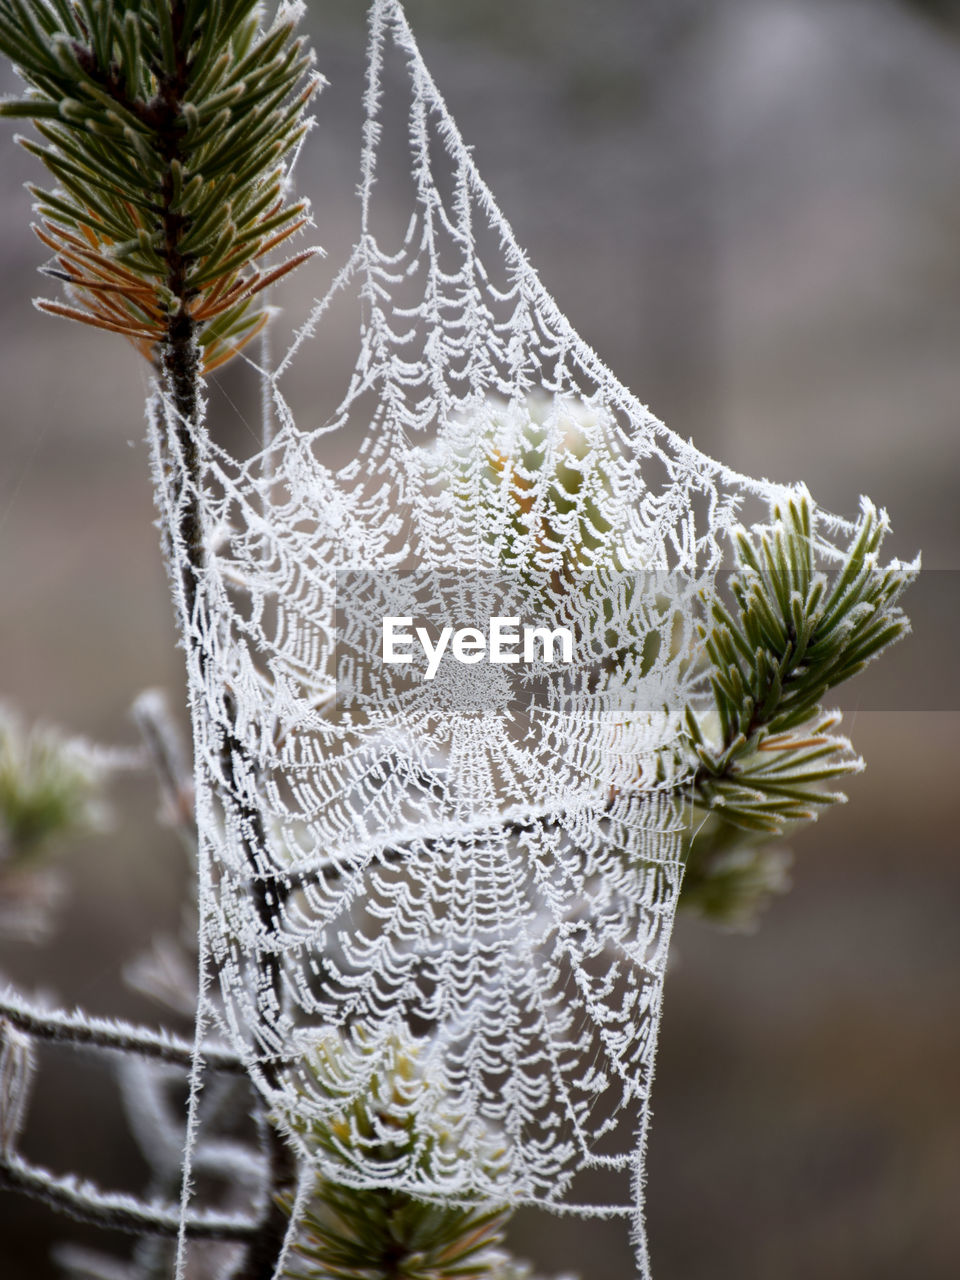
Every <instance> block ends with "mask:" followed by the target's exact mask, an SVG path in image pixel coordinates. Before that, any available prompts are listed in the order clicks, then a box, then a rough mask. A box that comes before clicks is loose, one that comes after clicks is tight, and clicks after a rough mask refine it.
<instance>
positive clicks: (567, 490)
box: [152, 0, 839, 1276]
mask: <svg viewBox="0 0 960 1280" xmlns="http://www.w3.org/2000/svg"><path fill="white" fill-rule="evenodd" d="M368 77H369V78H368V86H367V92H366V112H367V116H366V125H365V133H364V147H363V160H362V185H361V228H360V236H359V239H358V241H357V244H356V246H355V248H354V250H353V252H352V254H351V255H350V257H349V260H348V262H347V263H346V265H345V266H344V268H343V269H342V271H341V272H340V274H339V275H338V277H337V279H336V281H335V283H334V285H333V288H332V290H331V294H330V295H329V296H328V297H327V298H325V299H324V300H323V302H321V303H320V304H319V305H318V306H317V308H316V311H315V313H314V315H313V316H312V317H311V320H310V322H309V324H308V325H307V326H306V327H305V328H304V330H303V331H302V332H301V334H300V335H299V336H298V338H297V340H296V341H295V343H294V345H293V347H292V349H291V350H290V351H289V352H288V354H287V355H286V357H285V358H284V359H283V360H282V362H281V363H280V365H279V367H278V368H277V369H276V370H275V371H274V372H268V371H266V370H263V371H262V376H263V378H264V379H265V381H266V385H267V389H268V392H269V394H270V396H271V397H272V399H273V403H274V408H275V415H276V420H277V429H276V432H275V434H274V435H273V437H272V439H270V440H269V441H267V442H266V443H265V445H264V447H263V449H262V450H261V451H260V452H259V453H257V454H256V455H255V456H254V457H252V458H234V457H232V456H231V455H230V454H229V453H228V452H226V451H225V450H224V449H223V448H222V447H221V446H219V445H217V444H215V443H214V442H213V440H212V439H211V438H210V436H209V435H208V433H207V432H206V430H205V428H204V427H203V425H201V426H199V427H198V428H197V429H196V431H195V432H194V438H193V444H194V447H195V451H196V455H197V457H196V459H194V460H191V463H190V467H188V466H187V465H186V460H185V459H183V458H182V457H181V456H180V455H179V453H178V447H177V434H176V431H175V430H174V429H173V425H174V420H175V415H176V410H175V407H174V406H173V405H172V404H170V403H164V402H163V400H162V399H160V398H158V399H157V400H156V401H155V402H154V404H153V413H152V421H153V437H154V444H155V474H156V480H157V488H158V495H159V502H160V505H161V510H162V513H163V518H164V526H165V529H166V535H167V539H168V545H169V553H170V556H171V560H172V564H173V566H174V570H175V572H174V574H173V579H174V582H175V583H178V584H180V585H179V588H178V591H179V599H180V606H181V612H182V615H183V617H182V622H183V626H184V629H185V633H186V635H187V637H188V640H189V643H188V645H187V652H188V668H189V680H190V695H191V701H192V707H193V714H194V733H195V749H196V771H197V817H198V825H199V832H200V846H201V847H200V916H201V930H200V935H201V955H202V958H203V962H204V966H205V969H204V972H205V974H206V975H207V982H206V984H205V985H204V987H203V989H202V990H201V997H200V1013H199V1021H198V1043H199V1040H200V1038H201V1037H202V1035H203V1033H204V1030H205V1028H206V1027H208V1026H209V1025H210V1023H211V1022H217V1023H219V1024H220V1026H221V1028H222V1030H223V1031H224V1033H226V1034H227V1035H228V1036H229V1037H230V1039H231V1041H232V1043H233V1044H234V1045H235V1047H236V1048H237V1050H238V1051H239V1052H240V1053H242V1055H243V1056H244V1058H245V1061H246V1062H247V1063H248V1065H249V1069H250V1072H251V1075H252V1077H253V1079H254V1080H255V1081H256V1083H257V1085H258V1086H259V1087H260V1088H261V1089H262V1091H263V1092H264V1094H265V1095H266V1097H267V1098H268V1099H269V1101H270V1103H271V1105H272V1107H273V1109H274V1114H275V1115H276V1116H277V1117H279V1119H280V1121H281V1123H283V1124H284V1125H285V1127H286V1129H287V1130H288V1132H289V1134H290V1136H291V1139H292V1140H293V1141H294V1142H295V1143H296V1144H297V1146H298V1149H299V1151H300V1154H301V1156H302V1158H303V1160H304V1161H305V1162H308V1163H310V1164H311V1165H312V1167H314V1168H316V1170H317V1171H318V1172H319V1173H321V1174H322V1175H323V1176H324V1177H325V1178H327V1179H330V1180H333V1181H340V1182H341V1183H343V1184H346V1185H350V1186H356V1187H363V1188H376V1187H390V1188H394V1189H398V1190H402V1191H405V1192H409V1193H412V1194H415V1195H419V1196H423V1197H426V1198H439V1199H442V1200H444V1201H445V1202H449V1203H456V1202H470V1201H475V1200H478V1199H479V1200H489V1201H494V1202H498V1203H504V1204H511V1203H537V1204H542V1205H545V1206H547V1207H549V1208H552V1209H555V1210H558V1211H560V1210H564V1211H566V1210H570V1211H579V1212H584V1213H595V1214H624V1215H629V1216H632V1218H633V1222H634V1228H635V1236H636V1240H637V1249H638V1261H639V1267H640V1270H641V1273H642V1274H643V1275H644V1276H646V1275H647V1274H648V1263H647V1258H646V1247H645V1243H644V1236H643V1227H642V1188H643V1149H644V1140H645V1133H646V1125H647V1114H648V1106H649V1097H650V1085H651V1081H652V1074H653V1061H654V1052H655V1047H656V1040H657V1030H658V1023H659V1018H660V1008H661V1000H662V990H663V976H664V967H665V963H666V955H667V947H668V942H669V938H670V931H671V925H672V921H673V915H674V910H675V907H676V902H677V895H678V892H679V886H680V879H681V863H680V842H681V835H682V832H683V828H684V822H685V814H684V797H685V783H688V782H689V779H690V772H691V769H692V765H691V763H690V760H691V752H690V751H689V750H688V749H686V746H685V743H684V738H683V724H684V710H685V708H686V707H687V705H688V704H689V703H690V702H691V701H693V700H695V699H696V698H697V697H698V696H699V695H700V694H702V692H703V690H702V687H701V685H700V683H699V681H700V680H701V678H702V677H701V674H700V672H701V668H700V666H699V665H698V661H697V658H698V653H697V641H696V622H697V619H698V617H700V616H701V615H702V610H703V607H704V605H703V601H704V598H705V597H707V598H708V597H709V594H710V592H711V590H712V579H713V576H714V575H715V573H716V571H717V569H718V568H719V567H720V566H721V565H722V564H723V563H724V556H725V548H726V546H727V544H728V542H729V536H730V534H731V532H732V530H733V529H734V527H735V526H736V525H737V524H738V522H740V521H742V520H744V519H751V518H754V516H755V518H757V519H762V518H764V517H765V516H767V515H768V513H769V509H770V507H771V506H772V505H773V504H774V503H776V502H777V501H780V500H782V499H783V498H784V497H785V495H786V493H787V491H785V490H783V489H779V488H775V487H774V486H770V485H767V484H765V483H761V482H755V481H750V480H748V479H746V478H744V477H741V476H738V475H735V474H733V473H732V472H730V471H729V470H728V469H726V468H725V467H723V466H721V465H720V464H718V463H716V462H714V461H712V460H710V459H708V458H706V457H705V456H704V455H702V454H701V453H699V452H698V451H697V450H696V449H695V448H694V447H693V445H692V444H690V443H687V442H684V441H683V440H681V439H679V438H678V437H677V436H675V435H674V434H672V433H671V432H670V431H668V430H667V429H666V428H665V427H664V426H663V424H662V423H660V422H659V421H658V420H657V419H656V418H654V417H653V416H652V415H651V414H650V413H649V412H648V411H647V410H646V409H645V408H644V407H643V406H642V405H641V404H640V403H639V402H638V401H637V400H636V399H635V398H634V397H633V396H632V395H631V394H630V393H629V392H628V391H627V390H626V388H624V387H623V386H622V385H621V384H620V383H619V382H618V381H617V380H616V379H615V378H614V377H613V375H612V374H611V373H610V372H609V371H608V370H607V369H606V368H605V367H604V366H603V364H602V363H601V361H600V360H599V359H598V358H597V356H596V355H595V354H594V353H593V352H592V351H591V350H590V349H589V347H588V346H587V345H586V344H585V343H584V342H583V341H582V340H581V339H580V338H579V336H578V335H577V333H576V332H575V331H574V329H573V328H572V326H571V325H570V323H569V321H568V320H567V319H566V318H565V316H564V315H563V314H562V313H561V312H560V311H559V310H558V308H557V307H556V305H555V303H554V302H553V301H552V300H551V298H550V297H549V296H548V295H547V293H546V292H545V290H544V289H543V287H542V285H541V284H540V282H539V280H538V278H537V276H536V275H535V273H534V271H533V270H532V268H531V267H530V266H529V265H528V263H527V261H526V258H525V256H524V254H523V253H522V251H521V250H520V248H519V247H518V245H517V243H516V241H515V239H514V237H513V235H512V233H511V231H510V229H509V227H508V225H507V223H506V222H505V220H504V219H503V217H502V215H501V213H500V212H499V210H498V208H497V206H496V203H495V202H494V199H493V197H492V195H491V193H490V192H489V190H488V189H487V187H486V186H485V185H484V184H483V182H482V180H481V179H480V177H479V175H478V173H477V171H476V168H475V166H474V162H473V160H472V158H471V155H470V153H469V151H468V150H467V148H466V146H465V145H464V143H463V141H462V139H461V137H460V135H459V133H458V131H457V128H456V126H455V124H454V122H453V120H452V118H451V117H450V115H449V113H448V111H447V108H446V106H445V105H444V102H443V100H442V98H441V96H440V94H439V92H438V91H437V88H436V86H435V85H434V82H433V80H432V79H431V77H430V75H429V72H428V71H427V69H426V67H425V65H424V63H423V61H422V59H421V56H420V54H419V52H418V50H417V48H416V45H415V43H414V40H413V37H412V35H411V33H410V30H409V27H408V26H407V23H406V20H405V18H404V15H403V12H402V9H401V7H400V5H399V4H398V3H396V2H395V0H376V3H374V4H373V6H372V15H371V41H370V49H369V69H368ZM398 153H399V154H400V155H401V156H402V157H403V159H404V167H405V168H406V169H407V174H406V179H407V192H408V194H407V199H406V208H405V212H404V216H403V218H402V219H401V220H400V222H399V223H398V221H397V219H396V216H395V212H396V202H395V201H394V203H392V204H390V203H388V202H386V201H381V200H379V199H378V193H379V190H380V184H379V178H380V176H381V172H380V171H381V168H382V167H383V166H384V165H385V164H389V163H394V162H395V161H396V158H397V154H398ZM344 299H353V300H354V302H355V304H356V308H357V315H358V329H357V338H358V351H357V357H356V362H355V365H354V370H353V374H352V377H351V379H350V382H349V386H348V387H347V390H346V392H345V394H344V396H343V399H342V401H341V403H340V405H339V407H338V409H337V411H336V413H335V414H334V415H333V416H332V417H329V418H323V419H322V420H315V421H310V420H308V415H305V414H304V413H303V412H299V413H298V414H297V415H296V416H295V415H294V413H293V411H292V409H291V407H290V405H289V403H288V399H287V396H286V382H285V379H286V378H287V375H288V374H289V371H290V370H291V368H292V367H293V366H294V364H295V362H298V361H305V360H309V359H311V358H312V357H311V349H312V344H314V343H320V342H322V341H323V331H324V330H323V322H324V315H325V313H326V312H327V311H328V310H329V309H330V307H331V306H333V305H339V304H340V303H341V302H342V301H343V300H344ZM334 442H339V445H338V447H339V456H342V454H343V451H344V449H347V448H349V452H350V454H351V456H350V457H349V459H348V460H347V461H346V462H340V463H335V462H334V461H332V460H331V459H332V458H333V457H334V456H337V451H336V450H334V451H331V444H332V443H334ZM191 468H192V469H191ZM186 503H194V504H196V506H197V508H198V509H199V511H200V513H201V517H202V525H203V536H204V555H203V565H202V569H201V570H200V571H199V573H198V574H197V576H196V577H193V576H192V575H193V569H194V568H195V563H194V562H195V560H196V557H193V560H192V559H191V552H190V549H189V548H188V547H187V546H186V545H185V543H184V536H185V535H184V521H183V519H182V514H183V508H184V504H186ZM751 504H752V506H753V508H754V514H753V515H751V514H749V513H748V508H749V506H750V505H751ZM824 526H826V527H828V528H833V529H837V528H839V524H838V522H833V523H832V524H831V522H830V521H829V520H828V519H826V520H823V521H822V522H821V527H824ZM818 550H819V552H820V553H821V555H822V556H824V557H826V558H827V559H829V558H830V556H831V548H830V547H829V546H828V545H826V544H822V545H820V546H819V548H818ZM187 579H189V581H190V586H189V589H185V588H184V587H183V583H184V581H185V580H187ZM388 619H391V620H392V623H391V626H393V628H394V631H393V637H394V638H395V640H396V646H395V649H394V652H399V653H400V654H401V655H402V656H401V658H399V659H397V660H395V661H393V662H392V663H391V662H388V661H387V660H386V657H385V655H386V652H387V650H386V648H385V646H386V645H387V636H386V632H385V630H384V628H385V624H386V621H387V620H388ZM498 627H499V628H500V632H499V635H500V640H501V641H503V640H504V636H505V637H506V640H505V641H504V643H505V646H506V651H507V652H508V653H509V655H510V656H509V657H508V658H507V659H505V660H503V661H499V662H498V661H492V660H490V659H491V654H492V652H493V645H494V630H495V629H496V628H498ZM445 629H446V630H447V641H446V642H445V647H444V648H443V650H442V652H440V653H439V656H438V648H439V646H440V644H441V638H442V634H443V633H444V630H445ZM528 631H529V632H531V633H532V634H533V640H532V641H531V645H530V648H529V651H528V649H527V648H526V645H525V636H526V634H527V632H528ZM458 634H459V635H460V639H459V640H458V639H457V635H458ZM564 636H568V637H569V642H570V645H571V652H570V653H569V654H567V655H566V656H564V653H563V644H564ZM451 637H452V638H451ZM464 637H465V638H464ZM548 641H549V642H550V643H549V645H548V643H547V642H548ZM391 643H392V641H391ZM458 646H459V648H458ZM431 655H432V656H431ZM431 667H432V670H431ZM200 1071H201V1068H200V1064H199V1061H198V1066H197V1071H196V1073H195V1077H196V1078H195V1085H197V1083H198V1082H199V1078H200ZM318 1135H319V1136H318Z"/></svg>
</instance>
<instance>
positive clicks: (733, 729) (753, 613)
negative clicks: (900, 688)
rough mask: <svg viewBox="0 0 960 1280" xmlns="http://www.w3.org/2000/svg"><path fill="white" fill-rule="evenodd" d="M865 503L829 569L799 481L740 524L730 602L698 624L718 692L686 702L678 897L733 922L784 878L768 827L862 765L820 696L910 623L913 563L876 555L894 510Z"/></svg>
mask: <svg viewBox="0 0 960 1280" xmlns="http://www.w3.org/2000/svg"><path fill="white" fill-rule="evenodd" d="M861 505H862V511H861V516H860V520H859V521H858V524H857V526H856V529H855V531H854V533H853V536H852V538H851V542H850V545H849V547H848V549H847V552H846V554H845V557H844V559H843V562H842V565H841V567H840V568H838V569H836V570H833V571H832V572H831V573H827V572H824V571H823V570H822V569H820V568H819V567H818V566H817V564H816V548H817V541H816V530H815V528H814V527H813V523H812V522H813V515H812V504H811V503H810V500H809V498H808V496H807V495H806V493H805V492H802V491H801V492H800V493H798V494H797V495H796V496H795V497H794V498H792V499H791V500H790V501H789V502H788V503H787V504H786V505H785V506H784V507H782V508H779V509H777V510H775V511H774V522H773V524H772V525H771V526H770V527H769V528H766V529H761V530H759V531H758V532H757V533H756V534H755V535H754V536H751V535H750V534H748V533H747V532H746V531H745V530H743V529H741V530H738V531H737V534H736V554H737V561H738V569H737V572H736V573H735V574H734V575H733V576H732V578H731V580H730V584H729V586H730V594H731V596H732V603H731V604H730V605H729V606H727V605H724V604H723V603H722V602H720V601H719V600H716V601H714V602H713V603H712V604H711V607H710V617H709V619H708V622H707V623H705V624H703V625H702V626H701V627H700V634H701V637H702V640H703V644H704V649H705V652H706V654H707V656H708V659H709V664H710V665H709V678H710V686H711V691H712V706H711V707H710V708H709V709H698V708H694V707H688V708H687V709H686V721H687V729H688V732H689V735H690V742H691V745H692V747H693V750H694V751H695V753H696V759H695V771H694V780H693V799H694V805H695V817H694V833H693V836H692V838H691V840H690V841H689V842H688V845H687V848H686V850H685V855H684V857H685V863H686V870H685V875H684V882H683V888H682V891H681V903H682V904H683V905H685V906H690V907H693V908H695V909H697V910H700V911H701V912H703V913H704V914H707V915H711V916H713V917H715V918H718V919H721V920H724V921H726V922H728V923H731V922H732V923H737V924H742V923H744V922H746V921H749V920H750V918H751V917H752V915H753V913H754V912H755V909H756V907H757V905H758V904H759V902H760V901H762V899H763V898H764V897H766V896H767V895H768V894H769V893H770V892H774V891H776V890H778V889H781V888H783V887H784V885H785V884H786V878H785V874H784V869H785V859H784V855H783V853H782V852H781V851H779V850H776V849H773V848H771V846H770V841H771V840H772V839H774V838H777V837H780V836H782V835H783V834H784V833H785V832H786V831H788V830H790V829H792V828H793V827H795V826H797V825H799V824H801V823H805V822H810V821H813V820H814V819H816V817H817V816H818V814H819V813H820V812H821V811H822V810H823V809H824V808H826V807H828V806H830V805H833V804H837V803H842V802H843V801H844V800H845V799H846V796H845V795H843V793H842V792H839V791H837V790H834V789H833V786H832V784H833V783H835V782H837V781H838V780H840V779H842V778H843V777H846V776H848V775H850V774H853V773H857V772H859V771H860V770H861V769H862V768H863V762H862V760H861V759H860V758H859V757H858V756H857V755H856V754H855V753H854V751H853V748H852V746H851V744H850V742H849V741H848V740H847V739H846V738H844V737H842V736H840V735H838V734H835V733H834V732H833V731H834V729H835V728H836V727H837V725H838V724H839V723H840V715H839V713H837V712H827V711H824V709H823V705H822V700H823V698H824V697H825V696H826V694H827V693H829V691H830V690H831V689H834V688H836V686H837V685H839V684H841V683H843V682H844V681H845V680H848V679H850V678H851V677H852V676H854V675H856V674H857V673H858V672H859V671H861V670H862V669H863V667H864V666H866V665H867V664H868V663H869V662H871V661H873V660H874V658H876V657H877V656H878V655H879V654H880V652H881V651H882V650H883V649H885V648H886V647H887V646H888V645H890V644H893V643H895V642H896V641H897V640H900V639H902V638H903V637H904V636H905V635H906V634H907V633H908V632H909V630H910V626H909V622H908V620H907V618H906V616H905V615H904V614H903V612H902V610H901V609H900V607H899V599H900V596H901V595H902V593H903V591H904V589H905V588H906V586H907V585H908V584H909V582H910V581H911V580H912V578H913V577H914V575H915V573H916V571H917V568H918V564H917V563H914V564H912V565H903V564H900V563H899V562H896V561H894V562H893V563H891V564H890V565H889V566H888V567H886V568H881V567H880V565H879V551H880V546H881V543H882V541H883V538H884V535H885V533H886V531H887V528H888V523H887V519H886V515H885V513H883V512H878V511H877V510H876V509H875V508H874V507H873V506H872V505H871V504H870V503H869V502H867V501H866V500H865V499H864V500H863V502H862V504H861Z"/></svg>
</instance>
